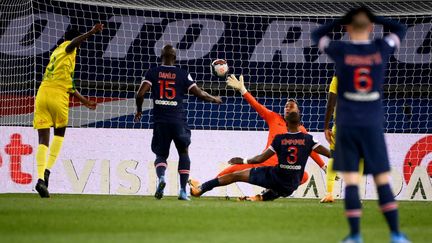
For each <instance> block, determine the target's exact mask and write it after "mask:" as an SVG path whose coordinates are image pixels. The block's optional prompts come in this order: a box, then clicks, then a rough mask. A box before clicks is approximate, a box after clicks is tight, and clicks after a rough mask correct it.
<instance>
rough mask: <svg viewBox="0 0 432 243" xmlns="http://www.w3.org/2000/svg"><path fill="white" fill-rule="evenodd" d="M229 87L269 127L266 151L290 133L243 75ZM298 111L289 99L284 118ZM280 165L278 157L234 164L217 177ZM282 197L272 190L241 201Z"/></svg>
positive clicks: (319, 160) (314, 155) (302, 129)
mask: <svg viewBox="0 0 432 243" xmlns="http://www.w3.org/2000/svg"><path fill="white" fill-rule="evenodd" d="M227 85H228V86H229V87H231V88H234V89H235V90H237V91H239V92H240V93H241V95H242V96H243V97H244V99H245V100H246V101H247V102H248V103H249V104H250V105H251V106H252V108H254V110H256V111H257V112H258V114H259V116H260V117H261V118H263V119H264V120H265V122H266V124H267V125H268V127H269V134H268V138H267V144H266V146H265V149H267V148H268V147H269V146H270V145H271V142H272V141H273V139H274V138H275V136H276V135H278V134H285V133H287V132H288V129H287V123H286V121H285V119H284V117H283V116H281V115H280V114H278V113H276V112H274V111H271V110H269V109H267V108H266V107H265V106H263V105H262V104H260V103H259V102H258V101H257V100H256V99H255V98H254V97H253V96H252V94H251V93H249V92H248V91H247V89H246V87H245V85H244V77H243V75H240V77H239V79H237V78H236V77H235V75H230V76H229V77H228V78H227ZM292 111H296V112H300V109H299V107H298V104H297V101H296V100H294V99H288V101H287V102H286V104H285V107H284V116H286V115H288V114H289V113H290V112H292ZM298 129H299V131H300V132H302V133H307V130H306V128H305V127H304V126H303V125H301V124H299V127H298ZM310 157H311V158H312V159H313V160H314V161H315V162H316V163H317V164H318V166H319V167H320V168H322V169H323V170H324V171H325V170H326V167H327V166H326V165H325V163H324V161H323V160H322V158H321V157H320V156H319V155H318V154H317V153H316V152H314V151H312V152H311V153H310ZM277 164H278V158H277V156H276V155H273V156H271V157H270V158H269V159H267V160H265V161H264V162H262V163H258V164H233V165H231V166H229V167H227V168H226V169H224V170H222V171H221V172H220V173H219V174H218V175H217V177H221V176H224V175H227V174H230V173H234V172H239V171H242V170H245V169H251V168H256V167H263V166H276V165H277ZM308 178H309V175H308V173H307V172H306V171H304V173H303V174H302V177H301V180H300V184H303V183H306V182H307V180H308ZM190 184H191V186H193V185H195V186H196V185H198V184H199V182H198V181H196V180H192V179H191V180H190ZM279 196H280V195H278V194H275V193H274V191H272V190H265V191H263V193H261V194H258V195H255V196H245V197H240V198H239V199H240V200H247V201H271V200H274V199H276V198H278V197H279Z"/></svg>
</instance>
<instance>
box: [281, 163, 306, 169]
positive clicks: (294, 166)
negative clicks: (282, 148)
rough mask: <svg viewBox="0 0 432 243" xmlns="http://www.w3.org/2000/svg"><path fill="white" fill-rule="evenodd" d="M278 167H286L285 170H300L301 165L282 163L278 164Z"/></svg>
mask: <svg viewBox="0 0 432 243" xmlns="http://www.w3.org/2000/svg"><path fill="white" fill-rule="evenodd" d="M279 168H281V169H286V170H301V169H302V166H301V165H284V164H280V165H279Z"/></svg>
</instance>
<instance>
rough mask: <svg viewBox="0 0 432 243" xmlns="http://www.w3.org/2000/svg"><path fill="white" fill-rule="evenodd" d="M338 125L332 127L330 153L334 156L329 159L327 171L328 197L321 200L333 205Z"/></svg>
mask: <svg viewBox="0 0 432 243" xmlns="http://www.w3.org/2000/svg"><path fill="white" fill-rule="evenodd" d="M336 132H337V131H336V125H334V126H333V127H332V134H333V135H332V138H333V142H332V143H330V151H331V154H332V158H330V159H329V161H328V163H327V171H326V183H327V187H326V195H325V197H323V198H322V199H321V201H320V202H321V203H332V202H334V198H333V188H334V184H335V181H336V171H334V169H333V154H334V150H335V143H334V141H335V140H336Z"/></svg>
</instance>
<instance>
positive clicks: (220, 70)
mask: <svg viewBox="0 0 432 243" xmlns="http://www.w3.org/2000/svg"><path fill="white" fill-rule="evenodd" d="M228 70H229V67H228V63H227V61H226V60H224V59H216V60H214V61H213V62H212V64H211V71H212V73H213V75H215V76H217V77H219V78H225V77H226V76H227V74H228Z"/></svg>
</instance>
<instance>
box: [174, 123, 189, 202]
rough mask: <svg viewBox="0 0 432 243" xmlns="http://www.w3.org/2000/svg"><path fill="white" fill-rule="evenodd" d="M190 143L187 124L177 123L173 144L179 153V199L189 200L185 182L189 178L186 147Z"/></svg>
mask: <svg viewBox="0 0 432 243" xmlns="http://www.w3.org/2000/svg"><path fill="white" fill-rule="evenodd" d="M190 143H191V131H190V129H189V128H188V127H187V124H179V125H177V129H176V136H175V137H174V144H175V146H176V148H177V151H178V154H179V162H178V173H179V177H180V192H179V196H178V199H179V200H189V198H188V196H187V193H186V184H187V182H188V180H189V173H190V164H191V162H190V158H189V152H188V148H189V145H190Z"/></svg>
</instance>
